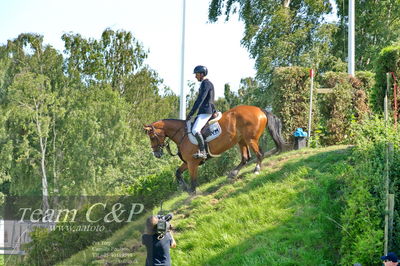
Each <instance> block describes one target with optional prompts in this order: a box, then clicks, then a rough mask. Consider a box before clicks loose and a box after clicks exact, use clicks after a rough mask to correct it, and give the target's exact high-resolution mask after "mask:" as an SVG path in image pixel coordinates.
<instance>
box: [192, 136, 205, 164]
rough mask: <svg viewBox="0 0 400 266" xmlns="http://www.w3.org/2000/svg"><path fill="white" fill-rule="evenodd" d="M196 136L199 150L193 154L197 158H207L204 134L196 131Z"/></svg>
mask: <svg viewBox="0 0 400 266" xmlns="http://www.w3.org/2000/svg"><path fill="white" fill-rule="evenodd" d="M194 136H195V137H196V140H197V142H198V143H199V151H197V153H195V154H193V157H194V158H197V159H207V153H206V151H205V148H204V139H203V136H202V135H201V133H196V134H195V135H194Z"/></svg>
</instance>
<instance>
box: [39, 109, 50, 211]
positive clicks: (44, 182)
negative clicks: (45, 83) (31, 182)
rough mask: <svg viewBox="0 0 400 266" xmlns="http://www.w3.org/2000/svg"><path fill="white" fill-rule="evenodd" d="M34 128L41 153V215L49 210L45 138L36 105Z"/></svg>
mask: <svg viewBox="0 0 400 266" xmlns="http://www.w3.org/2000/svg"><path fill="white" fill-rule="evenodd" d="M36 127H37V130H38V135H39V142H40V152H41V162H40V166H41V170H42V202H43V213H44V212H46V210H48V209H49V192H48V187H47V174H46V145H47V137H46V138H43V136H42V129H41V124H40V120H39V106H38V104H36Z"/></svg>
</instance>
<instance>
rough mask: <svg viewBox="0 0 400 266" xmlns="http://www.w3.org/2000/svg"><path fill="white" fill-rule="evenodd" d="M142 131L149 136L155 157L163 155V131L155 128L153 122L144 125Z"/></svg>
mask: <svg viewBox="0 0 400 266" xmlns="http://www.w3.org/2000/svg"><path fill="white" fill-rule="evenodd" d="M143 129H144V131H145V132H146V134H147V135H148V136H149V138H150V143H151V148H152V149H153V154H154V156H156V157H157V158H161V156H162V155H163V148H164V146H165V143H164V141H165V132H164V130H163V129H161V128H155V127H154V125H153V124H149V125H144V126H143Z"/></svg>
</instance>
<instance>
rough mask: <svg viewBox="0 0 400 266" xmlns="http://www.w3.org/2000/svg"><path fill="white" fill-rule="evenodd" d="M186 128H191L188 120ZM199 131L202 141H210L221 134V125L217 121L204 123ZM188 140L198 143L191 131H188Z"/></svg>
mask: <svg viewBox="0 0 400 266" xmlns="http://www.w3.org/2000/svg"><path fill="white" fill-rule="evenodd" d="M187 128H191V125H190V121H188V123H187ZM201 133H202V135H203V138H204V141H205V142H210V141H212V140H214V139H216V138H218V137H219V135H221V133H222V130H221V126H220V125H219V123H218V122H216V123H214V124H211V125H206V126H205V127H204V128H203V129H202V130H201ZM188 136H189V140H190V142H191V143H192V144H194V145H198V143H197V140H196V138H195V136H193V133H192V132H188Z"/></svg>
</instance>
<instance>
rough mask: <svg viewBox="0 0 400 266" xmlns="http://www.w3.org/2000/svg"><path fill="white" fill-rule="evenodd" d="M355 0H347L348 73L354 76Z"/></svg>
mask: <svg viewBox="0 0 400 266" xmlns="http://www.w3.org/2000/svg"><path fill="white" fill-rule="evenodd" d="M354 1H355V0H349V40H348V51H349V54H348V73H349V74H350V75H352V76H354V69H355V67H354V57H355V3H354Z"/></svg>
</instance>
